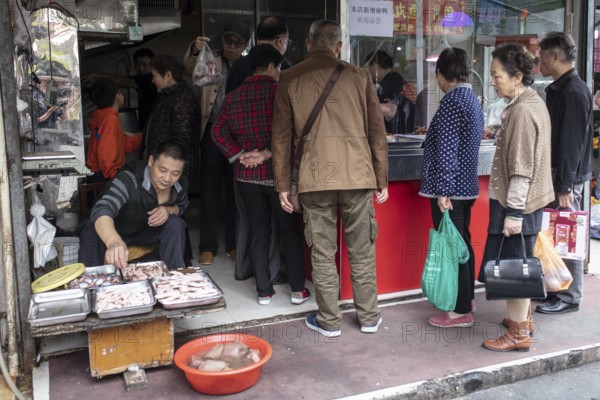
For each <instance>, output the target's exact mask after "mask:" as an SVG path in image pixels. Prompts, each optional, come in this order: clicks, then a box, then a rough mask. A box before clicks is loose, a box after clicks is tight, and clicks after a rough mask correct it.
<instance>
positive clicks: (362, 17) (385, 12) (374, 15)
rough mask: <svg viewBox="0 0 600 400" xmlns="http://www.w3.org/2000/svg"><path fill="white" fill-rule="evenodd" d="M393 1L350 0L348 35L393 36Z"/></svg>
mask: <svg viewBox="0 0 600 400" xmlns="http://www.w3.org/2000/svg"><path fill="white" fill-rule="evenodd" d="M393 8H394V2H393V1H365V0H350V1H349V2H348V30H349V33H350V35H358V36H377V37H392V36H394V30H393V28H394V12H393Z"/></svg>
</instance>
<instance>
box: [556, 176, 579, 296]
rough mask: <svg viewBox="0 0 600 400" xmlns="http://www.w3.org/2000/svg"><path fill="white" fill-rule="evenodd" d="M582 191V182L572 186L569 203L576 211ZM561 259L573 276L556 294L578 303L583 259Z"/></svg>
mask: <svg viewBox="0 0 600 400" xmlns="http://www.w3.org/2000/svg"><path fill="white" fill-rule="evenodd" d="M582 193H583V183H578V184H576V185H574V186H573V203H571V207H572V208H573V209H574V210H576V211H579V210H581V195H582ZM557 197H558V195H557ZM557 205H558V203H556V206H557ZM563 261H564V262H565V265H566V266H567V268H568V269H569V272H570V273H571V275H572V276H573V282H572V283H571V286H569V288H568V289H567V290H563V291H561V292H558V294H557V295H558V297H559V298H560V299H561V300H563V301H564V302H566V303H572V304H579V303H581V301H582V300H583V266H584V262H585V261H584V260H566V259H563Z"/></svg>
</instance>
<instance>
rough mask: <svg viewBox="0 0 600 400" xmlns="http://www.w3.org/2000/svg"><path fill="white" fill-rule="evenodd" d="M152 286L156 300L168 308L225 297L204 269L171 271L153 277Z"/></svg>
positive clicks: (194, 304) (196, 304)
mask: <svg viewBox="0 0 600 400" xmlns="http://www.w3.org/2000/svg"><path fill="white" fill-rule="evenodd" d="M152 287H153V288H154V293H155V295H154V296H155V298H156V300H157V301H158V302H159V303H160V304H161V305H162V306H163V308H165V309H167V310H171V309H174V308H185V307H194V306H203V305H208V304H214V303H216V302H218V301H219V300H220V299H222V298H223V291H222V290H221V288H220V287H219V286H217V284H216V283H215V282H213V280H212V279H211V278H210V276H208V274H207V273H205V272H202V271H198V272H193V273H182V272H179V271H171V273H170V274H169V275H167V276H161V277H157V278H153V279H152Z"/></svg>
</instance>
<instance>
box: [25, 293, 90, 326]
mask: <svg viewBox="0 0 600 400" xmlns="http://www.w3.org/2000/svg"><path fill="white" fill-rule="evenodd" d="M89 313H90V300H89V296H88V291H87V290H86V289H67V290H56V291H52V292H45V293H37V294H33V295H31V301H30V305H29V315H28V316H27V320H28V321H29V323H31V324H36V325H38V326H46V325H53V324H62V323H66V322H77V321H83V320H84V319H86V318H87V316H88V314H89Z"/></svg>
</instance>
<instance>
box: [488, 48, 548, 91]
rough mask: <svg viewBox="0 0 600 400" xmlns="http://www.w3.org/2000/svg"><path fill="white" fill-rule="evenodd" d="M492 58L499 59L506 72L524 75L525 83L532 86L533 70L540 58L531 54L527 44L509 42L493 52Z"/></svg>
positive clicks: (513, 74)
mask: <svg viewBox="0 0 600 400" xmlns="http://www.w3.org/2000/svg"><path fill="white" fill-rule="evenodd" d="M492 58H495V59H497V60H498V61H499V62H500V64H502V67H503V68H504V70H505V71H506V73H507V74H508V75H510V76H516V75H517V74H518V73H521V74H522V75H523V80H522V82H523V85H525V86H531V85H532V84H533V72H534V70H535V66H536V64H537V63H538V62H539V59H538V58H537V57H535V56H534V55H533V54H531V53H530V52H529V51H527V49H526V48H525V46H523V45H522V44H517V43H507V44H505V45H502V46H500V47H498V48H496V50H494V51H493V52H492Z"/></svg>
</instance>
